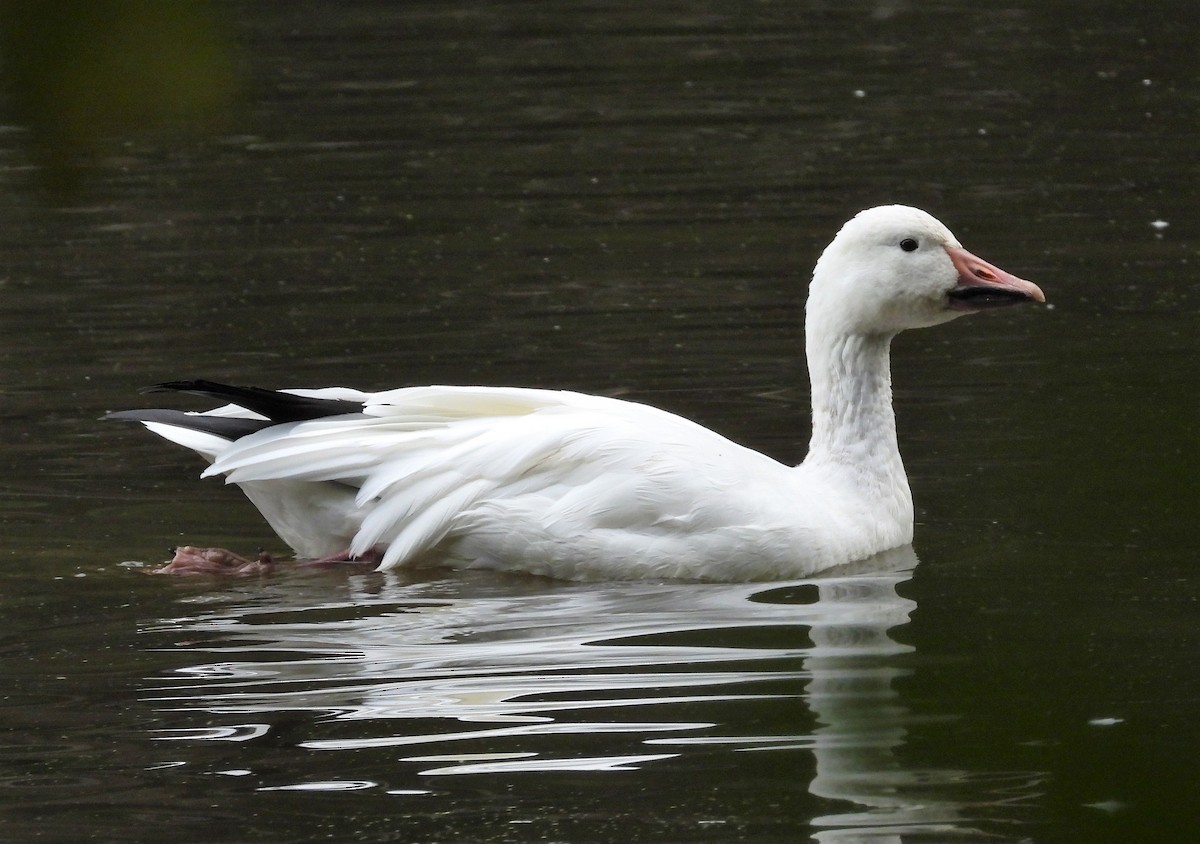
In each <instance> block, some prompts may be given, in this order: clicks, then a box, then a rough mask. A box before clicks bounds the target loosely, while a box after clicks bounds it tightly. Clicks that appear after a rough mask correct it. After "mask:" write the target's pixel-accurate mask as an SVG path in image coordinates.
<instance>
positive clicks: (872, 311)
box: [808, 205, 1046, 336]
mask: <svg viewBox="0 0 1200 844" xmlns="http://www.w3.org/2000/svg"><path fill="white" fill-rule="evenodd" d="M1028 301H1034V302H1044V301H1046V297H1045V295H1044V294H1043V293H1042V291H1041V289H1040V288H1038V286H1037V285H1036V284H1034V283H1033V282H1030V281H1025V280H1024V279H1021V278H1017V277H1016V276H1014V275H1012V274H1010V273H1007V272H1005V271H1004V270H1002V269H1000V268H999V267H996V266H994V265H992V264H989V263H988V262H987V261H984V260H983V259H982V258H978V257H976V256H975V255H972V254H971V253H970V252H968V251H967V250H965V249H963V247H962V244H960V243H959V242H958V240H957V238H955V237H954V235H953V234H951V233H950V230H949V229H948V228H946V227H945V226H944V225H943V224H942V223H941V222H939V221H938V220H937V219H935V218H934V217H932V216H931V215H929V214H927V213H925V212H924V211H921V210H920V209H918V208H910V207H908V206H904V205H884V206H880V207H877V208H870V209H867V210H866V211H862V212H860V213H859V214H857V215H856V216H855V217H854V218H853V219H851V220H850V221H849V222H848V223H846V225H844V226H843V227H842V229H841V231H839V232H838V234H837V237H835V238H834V239H833V242H832V243H830V244H829V246H828V247H827V248H826V249H825V251H824V253H822V255H821V258H820V260H818V261H817V266H816V269H815V270H814V272H813V280H812V285H811V287H810V288H809V300H808V321H809V330H810V331H812V330H814V329H824V330H825V331H833V332H835V333H838V334H854V335H866V336H889V335H892V334H896V333H898V332H900V331H904V330H905V329H908V328H924V327H926V326H930V325H937V324H939V323H942V322H947V321H948V320H951V319H954V318H955V317H958V316H962V315H963V314H966V313H971V312H974V311H981V310H987V309H991V308H998V307H1004V306H1006V305H1015V304H1019V303H1021V302H1028Z"/></svg>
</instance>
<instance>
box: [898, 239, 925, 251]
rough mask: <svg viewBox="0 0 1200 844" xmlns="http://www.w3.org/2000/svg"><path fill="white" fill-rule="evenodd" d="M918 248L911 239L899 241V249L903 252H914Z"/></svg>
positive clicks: (917, 244)
mask: <svg viewBox="0 0 1200 844" xmlns="http://www.w3.org/2000/svg"><path fill="white" fill-rule="evenodd" d="M918 246H920V244H919V243H917V242H916V241H915V240H913V239H912V238H911V237H906V238H904V240H902V241H900V248H901V249H903V250H904V251H905V252H916V251H917V247H918Z"/></svg>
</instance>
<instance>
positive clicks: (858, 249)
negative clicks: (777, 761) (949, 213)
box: [108, 205, 1045, 581]
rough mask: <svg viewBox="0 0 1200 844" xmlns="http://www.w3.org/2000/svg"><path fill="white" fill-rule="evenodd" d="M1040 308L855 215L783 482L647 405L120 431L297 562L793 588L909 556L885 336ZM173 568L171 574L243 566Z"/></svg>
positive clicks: (236, 404) (476, 395) (412, 391)
mask: <svg viewBox="0 0 1200 844" xmlns="http://www.w3.org/2000/svg"><path fill="white" fill-rule="evenodd" d="M1031 300H1032V301H1036V302H1044V301H1045V297H1044V296H1043V294H1042V291H1041V290H1040V289H1039V288H1038V287H1037V286H1036V285H1035V284H1033V283H1031V282H1029V281H1024V280H1022V279H1019V278H1017V277H1015V276H1013V275H1010V274H1009V273H1007V272H1005V271H1004V270H1001V269H999V268H997V267H995V266H993V265H991V264H989V263H987V262H986V261H983V260H981V259H980V258H977V257H975V256H974V255H972V254H971V253H969V252H967V251H966V250H965V249H963V248H962V246H961V245H960V244H959V242H958V241H957V240H956V239H955V238H954V236H953V235H952V234H951V233H950V231H949V230H948V229H947V228H946V227H945V226H944V225H942V223H940V222H938V220H936V219H934V218H933V217H932V216H930V215H929V214H927V213H925V212H924V211H921V210H918V209H916V208H909V207H905V206H899V205H892V206H883V207H878V208H872V209H869V210H866V211H863V212H861V213H859V214H858V215H857V216H855V217H854V218H853V219H852V220H850V221H849V222H848V223H846V225H845V226H844V227H843V228H842V229H841V231H840V232H838V234H837V237H835V238H834V240H833V242H832V243H830V244H829V246H828V247H827V248H826V249H825V251H824V253H823V254H822V255H821V257H820V259H819V260H818V262H817V265H816V269H815V271H814V273H813V278H812V283H811V285H810V288H809V295H808V303H807V307H806V319H805V331H806V352H807V358H808V367H809V374H810V380H811V385H812V439H811V442H810V445H809V451H808V456H807V457H806V458H805V460H804V462H803V463H801V464H800V465H799V466H788V465H785V464H782V463H779V462H777V461H775V460H773V459H771V458H770V457H767V456H765V455H763V454H760V453H758V452H755V451H752V450H750V449H747V448H744V447H742V446H740V445H737V444H735V443H733V442H731V441H730V440H727V439H726V438H724V437H722V436H721V435H719V434H716V433H714V432H713V431H710V430H708V429H706V428H703V427H701V426H700V425H697V424H695V423H693V422H690V421H688V420H686V419H683V418H680V417H678V416H675V415H673V414H670V413H667V412H665V411H663V410H658V409H656V408H654V407H650V406H648V405H644V404H638V403H635V402H630V401H622V400H618V399H612V398H603V397H599V396H592V395H584V394H580V393H574V392H565V391H557V390H540V389H522V388H509V387H471V386H462V387H444V386H432V387H404V388H400V389H396V390H387V391H384V392H377V393H366V392H361V391H359V390H353V389H348V388H343V387H329V388H324V389H313V390H285V391H281V392H277V391H273V390H263V389H257V388H245V387H233V386H228V385H223V384H216V383H213V382H208V381H177V382H171V383H167V384H162V385H159V387H158V388H157V389H160V390H174V391H181V392H186V393H197V394H200V395H203V396H206V397H209V398H212V399H216V400H219V401H223V402H228V404H225V405H224V406H222V407H219V408H217V409H215V410H209V411H207V412H203V413H192V412H187V413H185V412H181V411H177V410H131V411H122V412H118V413H113V414H110V416H109V417H108V418H115V419H126V420H133V421H137V422H141V423H143V424H144V425H145V426H146V427H147V428H149V429H150V430H151V431H153V432H154V433H156V434H159V435H160V436H162V437H165V438H166V439H168V440H171V441H172V442H175V443H178V444H179V445H182V446H185V447H187V448H190V449H192V450H194V451H196V452H198V453H199V454H200V455H201V456H203V457H204V458H205V459H206V460H208V461H209V462H210V464H211V465H210V466H209V467H208V469H207V470H205V472H204V473H203V475H202V477H210V476H217V475H223V476H224V477H225V480H226V483H233V484H237V485H238V486H240V487H241V488H242V490H243V491H244V492H245V494H246V495H247V496H248V497H249V498H250V500H251V501H252V502H253V503H254V505H255V506H256V507H258V509H259V510H260V511H261V512H262V515H263V516H264V517H265V518H266V520H267V521H268V522H269V523H270V525H271V527H272V528H273V529H274V530H275V532H276V533H278V535H279V536H280V537H281V538H282V539H283V540H284V541H285V542H287V543H288V544H289V545H290V546H291V547H292V548H293V549H294V551H295V552H296V554H297V556H298V557H300V558H309V559H312V558H321V559H325V560H357V559H363V560H369V561H371V562H373V563H377V564H378V567H379V568H380V569H394V568H397V567H401V566H419V565H422V564H436V565H457V566H460V567H475V568H490V569H506V570H516V571H524V572H531V573H535V574H541V575H549V576H553V577H558V578H569V579H629V578H700V579H711V580H724V581H736V580H751V579H778V578H794V577H804V576H807V575H810V574H812V573H814V572H817V571H820V570H822V569H825V568H829V567H831V566H835V565H839V564H842V563H847V562H851V561H854V560H859V559H863V558H866V557H869V556H871V555H872V554H875V553H877V552H880V551H884V550H887V549H890V548H895V547H898V546H902V545H905V544H907V543H909V542H911V541H912V536H913V504H912V495H911V493H910V491H909V486H908V479H907V477H906V475H905V472H904V466H903V464H902V462H901V459H900V451H899V448H898V447H897V442H896V425H895V416H894V414H893V411H892V391H891V372H890V366H889V346H890V343H891V340H892V337H893V336H895V335H896V333H898V332H900V331H903V330H904V329H908V328H922V327H926V326H932V325H935V324H938V323H942V322H946V321H948V320H950V319H953V318H955V317H957V316H960V315H962V314H966V313H971V312H974V311H980V310H986V309H991V308H996V307H1002V306H1005V305H1012V304H1016V303H1020V302H1026V301H1031ZM228 554H229V552H224V551H220V550H219V549H191V548H185V549H181V550H180V552H179V554H178V555H177V557H176V560H175V561H174V562H173V563H172V564H171V565H169V566H168V567H167V568H166V569H165V571H171V572H178V573H191V572H196V571H205V570H211V569H213V568H223V567H228V566H232V567H233V568H234V569H237V570H243V571H245V570H253V569H254V568H255V566H256V564H255V562H254V561H247V560H245V559H243V558H240V557H236V556H234V555H229V556H226V555H228Z"/></svg>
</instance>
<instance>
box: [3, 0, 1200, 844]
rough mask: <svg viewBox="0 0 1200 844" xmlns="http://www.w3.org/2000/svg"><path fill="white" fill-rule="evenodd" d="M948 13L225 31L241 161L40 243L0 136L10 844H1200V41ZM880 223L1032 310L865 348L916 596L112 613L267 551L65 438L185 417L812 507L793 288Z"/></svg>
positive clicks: (658, 591) (145, 186)
mask: <svg viewBox="0 0 1200 844" xmlns="http://www.w3.org/2000/svg"><path fill="white" fill-rule="evenodd" d="M980 5H981V4H977V3H968V2H953V0H947V2H942V3H936V4H915V3H914V4H909V3H903V2H894V3H888V2H879V3H857V2H851V3H786V4H785V3H768V2H761V3H749V4H741V5H739V6H737V7H736V9H735V8H733V7H731V6H730V5H729V4H720V3H703V2H701V3H697V2H689V3H686V4H684V3H678V4H676V3H661V4H652V5H650V6H647V5H645V4H621V3H615V2H613V3H593V4H579V5H568V4H558V5H551V4H542V3H517V2H512V3H486V4H485V3H465V2H464V3H408V4H391V3H382V2H381V3H342V4H337V5H336V6H334V5H333V4H295V5H292V4H287V5H286V6H285V5H284V4H278V5H276V4H261V5H260V4H241V5H231V6H229V7H228V13H229V18H230V23H231V28H232V30H233V31H234V32H235V33H236V35H237V37H238V38H239V39H240V40H241V41H242V42H243V44H244V50H243V51H242V53H241V57H242V58H241V61H242V64H243V71H244V76H245V81H246V90H247V104H246V109H245V112H244V113H242V114H239V115H236V116H235V122H236V124H237V128H236V130H235V131H233V132H230V133H229V134H228V135H226V136H223V137H221V138H218V139H214V140H210V141H192V142H180V143H175V144H171V145H167V144H163V145H161V146H156V145H151V144H149V143H146V142H133V143H130V144H129V145H127V146H126V147H125V148H124V149H123V153H122V155H121V156H120V157H119V158H118V159H115V160H112V161H109V162H107V163H106V164H105V166H104V167H103V168H102V169H101V171H100V172H99V173H98V174H97V175H96V177H95V179H94V180H93V181H92V183H91V184H90V186H89V188H88V192H87V194H86V196H85V197H83V198H81V199H80V200H78V201H77V202H75V203H74V204H73V205H72V206H71V207H66V208H64V207H61V206H56V205H53V204H51V203H50V202H49V201H48V200H46V199H45V198H44V197H43V196H42V195H41V194H40V193H38V191H37V189H36V188H35V187H34V186H33V185H32V184H31V180H30V178H29V174H28V172H27V158H26V155H25V152H24V144H25V135H24V133H23V131H22V130H21V128H20V127H14V126H8V127H3V131H2V132H0V183H2V184H3V188H4V190H3V197H4V199H3V201H2V202H0V221H2V225H0V364H2V365H0V393H2V398H3V403H2V404H0V425H2V426H3V428H2V431H3V446H2V449H3V450H2V451H0V454H2V455H3V465H4V472H3V474H2V477H0V525H2V528H0V530H2V535H3V540H2V542H0V580H2V583H3V587H2V588H0V619H3V621H2V627H0V728H3V729H4V737H3V742H2V745H0V838H3V839H5V840H13V841H23V840H46V841H80V840H96V841H151V840H153V841H159V840H162V838H163V836H164V835H168V834H170V835H176V836H177V837H179V838H180V839H181V840H196V841H229V842H235V841H236V842H242V841H314V840H347V839H350V840H359V841H386V840H394V841H439V842H440V841H515V842H523V841H572V842H574V841H630V840H632V841H656V842H658V841H722V842H724V841H730V842H732V841H796V840H811V841H816V842H838V844H846V842H906V844H911V842H925V841H939V842H942V841H946V842H950V841H955V842H957V841H963V840H976V838H977V837H979V836H980V835H986V836H991V838H990V839H988V840H999V841H1011V842H1021V841H1039V842H1040V841H1072V842H1075V841H1078V842H1104V841H1114V842H1133V841H1136V842H1158V841H1193V840H1195V839H1196V837H1197V835H1200V825H1198V820H1200V811H1198V810H1197V805H1200V762H1198V761H1197V760H1198V759H1200V754H1198V753H1197V749H1198V748H1200V728H1198V727H1197V724H1198V723H1200V721H1198V719H1197V717H1196V716H1197V712H1198V711H1200V675H1198V671H1197V668H1198V666H1197V659H1196V655H1197V646H1198V644H1200V641H1198V640H1200V634H1198V633H1197V629H1198V622H1200V603H1198V595H1200V587H1198V585H1197V577H1196V571H1195V566H1196V557H1197V555H1196V545H1195V540H1194V538H1193V535H1194V530H1195V527H1194V526H1195V524H1196V519H1197V515H1196V514H1197V506H1196V505H1197V492H1196V481H1195V479H1196V477H1197V475H1198V474H1200V465H1198V461H1197V458H1196V451H1197V448H1196V446H1197V442H1198V439H1200V438H1198V431H1197V418H1198V415H1200V414H1198V411H1200V403H1198V401H1197V389H1196V386H1197V383H1198V381H1200V362H1198V361H1200V354H1198V352H1200V349H1198V345H1200V343H1198V341H1197V336H1198V335H1197V324H1198V321H1197V314H1198V312H1200V292H1198V287H1197V282H1196V273H1197V267H1198V266H1200V237H1198V236H1197V226H1196V220H1197V219H1200V215H1198V213H1197V212H1198V210H1200V195H1198V192H1200V187H1198V186H1200V178H1198V176H1200V166H1198V164H1197V159H1196V155H1195V138H1196V130H1197V118H1196V114H1197V106H1198V105H1200V63H1198V62H1197V59H1196V58H1195V35H1196V27H1195V25H1194V24H1193V23H1192V22H1191V18H1194V12H1193V11H1192V10H1191V7H1190V6H1189V5H1185V4H1171V3H1167V4H1158V5H1154V6H1152V7H1144V6H1143V5H1141V4H1135V3H1131V2H1106V3H1099V4H1093V5H1091V6H1089V7H1088V9H1087V11H1086V14H1085V13H1084V12H1083V11H1082V10H1081V9H1080V8H1076V7H1075V6H1072V5H1069V4H1053V3H1036V4H1035V3H1028V2H1021V3H1016V2H1008V3H999V4H990V5H991V7H990V8H988V9H986V10H984V9H981V8H979V6H980ZM884 202H905V203H909V204H914V205H919V206H921V207H924V208H926V209H927V210H929V211H931V212H933V213H934V214H936V215H937V216H938V217H940V218H941V219H942V220H944V221H945V222H946V223H947V224H948V225H949V226H950V227H951V228H952V229H953V230H954V231H955V233H956V234H957V235H958V236H959V238H960V239H961V240H962V241H963V243H964V244H965V245H966V246H967V248H969V249H971V250H972V251H974V252H976V253H977V254H979V255H981V256H982V257H985V258H987V259H988V260H991V261H993V262H995V263H997V264H998V265H1000V266H1002V267H1004V268H1005V269H1008V270H1010V271H1012V272H1014V273H1016V274H1018V275H1021V276H1024V277H1027V278H1031V279H1033V280H1035V281H1037V282H1038V283H1039V284H1041V285H1042V287H1043V288H1044V289H1045V291H1046V292H1047V294H1048V296H1049V298H1050V301H1051V304H1052V307H1048V308H1038V309H1034V308H1025V309H1018V310H1014V311H1006V312H1002V313H995V314H986V315H981V316H978V317H974V318H971V319H964V320H960V321H957V322H955V323H954V324H952V325H949V326H944V327H942V328H939V329H935V330H930V331H926V332H920V333H914V334H912V335H906V336H903V337H901V338H900V339H899V340H898V341H897V344H896V348H895V350H894V354H893V360H894V366H895V382H896V398H897V413H898V416H899V425H900V438H901V445H902V450H903V452H904V454H905V459H906V463H907V465H908V469H909V474H910V477H911V480H912V485H913V489H914V494H915V496H916V499H917V507H918V522H919V524H918V527H917V539H916V543H915V554H913V553H911V552H908V551H905V552H904V553H901V554H899V555H895V556H893V557H891V558H889V559H886V560H881V561H875V563H874V564H873V565H871V566H864V567H861V571H859V572H858V573H857V574H854V573H848V574H847V575H846V576H845V577H844V578H833V579H829V578H827V579H822V580H816V581H811V582H806V583H798V584H790V585H789V584H778V585H763V584H759V585H756V586H753V587H750V586H739V585H734V586H716V585H695V584H666V585H663V584H620V585H612V584H588V585H579V584H559V583H552V582H547V581H540V580H531V579H525V578H500V577H484V576H458V575H453V574H440V575H435V576H434V577H432V578H430V577H428V576H426V577H424V578H423V579H407V578H405V577H403V576H401V577H395V576H383V575H376V574H371V573H364V572H349V573H347V572H341V573H337V572H335V573H311V572H310V573H287V574H282V575H278V576H275V577H272V578H269V579H266V580H251V581H238V582H218V581H212V580H187V581H181V580H167V579H162V578H150V577H145V576H143V575H142V574H141V573H140V572H139V571H138V569H137V567H136V566H135V565H122V563H123V562H125V561H129V560H133V561H143V562H145V561H157V560H160V559H163V558H164V557H165V555H166V549H167V548H168V547H170V546H172V545H175V544H178V543H180V542H197V543H204V544H210V543H211V544H225V545H229V546H231V547H237V548H243V549H245V550H248V551H249V550H252V549H254V548H256V547H258V546H267V547H276V548H278V543H277V541H276V540H274V538H273V537H271V536H270V535H269V533H268V532H267V530H266V528H265V526H264V525H263V524H262V523H261V522H260V521H259V519H258V517H257V516H256V514H255V513H254V511H253V510H252V509H251V508H250V506H249V505H248V504H246V503H245V502H244V501H243V500H242V499H241V497H240V496H239V495H238V494H237V493H236V492H235V491H233V490H228V489H225V488H223V487H222V486H221V485H220V484H218V483H212V482H207V483H200V482H198V481H196V480H195V475H196V474H197V473H198V471H199V468H200V466H199V464H198V463H197V462H196V461H195V459H194V458H192V457H190V456H189V455H187V454H186V453H183V452H181V451H178V450H176V449H173V448H172V447H169V446H168V445H166V444H163V443H160V442H159V441H157V440H155V439H154V438H152V437H150V436H149V435H145V434H144V433H141V432H139V431H137V430H132V429H129V428H126V427H121V426H115V425H101V424H98V423H97V422H96V421H95V420H96V418H97V417H98V416H100V415H101V414H102V413H104V412H105V411H107V410H112V409H117V408H122V407H129V406H138V405H139V404H140V403H141V402H142V401H143V399H142V398H141V397H139V396H138V395H137V390H138V388H140V387H142V386H144V385H146V384H150V383H154V382H157V381H162V380H165V379H169V378H176V377H193V376H204V377H212V378H219V379H224V380H229V381H233V382H235V383H240V382H245V383H259V384H262V385H264V386H271V387H285V386H310V385H311V386H316V385H328V384H348V385H353V386H360V387H366V388H382V387H390V386H399V385H402V384H419V383H429V382H441V383H503V384H521V385H531V386H547V387H565V388H571V389H581V390H586V391H592V392H601V393H605V394H611V395H625V396H629V397H633V398H637V399H639V400H644V401H649V402H652V403H655V404H658V405H660V406H664V407H667V408H669V409H671V410H674V411H677V412H680V413H683V414H685V415H688V416H690V417H692V418H695V419H697V420H699V421H701V422H703V423H704V424H706V425H709V426H711V427H714V428H716V429H718V430H720V431H722V432H723V433H726V434H728V435H729V436H731V437H733V438H735V439H737V440H739V441H741V442H745V443H747V444H749V445H752V446H754V447H755V448H758V449H761V450H763V451H766V452H768V453H770V454H773V455H775V456H777V457H779V458H780V459H784V460H791V461H798V460H799V459H800V458H801V457H802V456H803V452H804V448H805V444H806V442H807V436H808V428H807V392H806V391H807V383H806V380H805V374H804V365H803V354H802V348H803V347H802V341H801V337H800V333H799V323H800V318H801V308H802V302H803V297H804V288H805V281H806V278H807V275H808V273H809V272H810V270H811V266H812V262H813V260H814V259H815V258H816V256H817V254H818V253H819V251H820V249H821V248H822V247H823V245H824V244H825V243H826V242H827V241H828V239H829V238H830V237H831V236H832V234H833V233H834V231H835V230H836V228H837V227H838V226H839V225H840V224H841V222H842V221H843V220H844V219H845V218H847V217H848V216H849V215H850V214H852V213H853V212H854V211H856V210H858V209H860V208H862V207H865V206H868V205H875V204H880V203H884ZM1156 221H1164V222H1167V223H1169V225H1168V226H1166V227H1165V228H1164V227H1154V226H1152V223H1154V222H1156ZM918 557H919V562H917V558H918Z"/></svg>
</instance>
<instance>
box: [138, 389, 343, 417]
mask: <svg viewBox="0 0 1200 844" xmlns="http://www.w3.org/2000/svg"><path fill="white" fill-rule="evenodd" d="M142 392H143V393H189V394H191V395H195V396H203V397H205V398H209V399H213V400H215V401H223V402H228V403H231V404H236V405H238V406H239V407H244V408H245V409H246V410H250V411H253V412H254V413H258V414H260V415H262V416H265V417H267V418H268V419H270V420H271V421H272V422H275V423H284V422H303V421H306V420H309V419H323V418H325V417H327V416H344V415H346V414H351V413H361V412H362V407H363V406H362V402H358V401H349V400H345V399H325V398H313V397H311V396H301V395H296V394H295V393H288V392H282V391H280V390H268V389H265V388H263V387H240V386H237V385H234V384H223V383H221V382H219V381H209V380H207V379H205V378H196V379H192V380H186V381H163V382H162V383H159V384H154V385H153V386H150V387H146V388H145V389H143V390H142Z"/></svg>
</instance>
